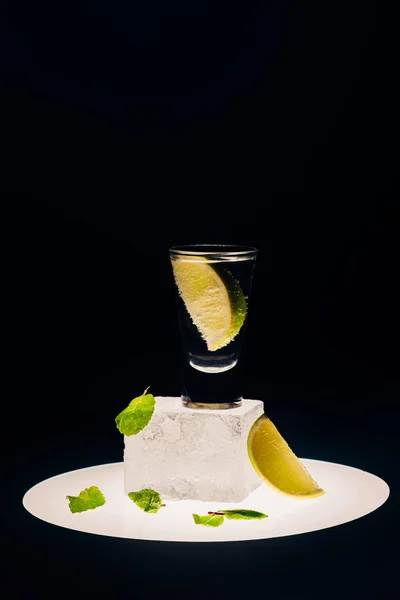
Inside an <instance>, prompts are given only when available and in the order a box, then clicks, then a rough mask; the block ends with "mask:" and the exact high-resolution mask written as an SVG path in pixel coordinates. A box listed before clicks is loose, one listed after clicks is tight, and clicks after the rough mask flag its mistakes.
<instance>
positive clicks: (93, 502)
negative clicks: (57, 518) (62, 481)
mask: <svg viewBox="0 0 400 600" xmlns="http://www.w3.org/2000/svg"><path fill="white" fill-rule="evenodd" d="M66 498H67V499H68V500H69V509H70V511H71V512H72V513H78V512H84V511H85V510H93V509H94V508H97V507H98V506H103V504H105V503H106V499H105V497H104V495H103V493H102V492H101V491H100V490H99V488H98V487H97V486H96V485H92V486H91V487H88V488H85V489H84V490H82V491H81V492H80V493H79V496H66Z"/></svg>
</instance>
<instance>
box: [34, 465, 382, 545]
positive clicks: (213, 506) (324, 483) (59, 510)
mask: <svg viewBox="0 0 400 600" xmlns="http://www.w3.org/2000/svg"><path fill="white" fill-rule="evenodd" d="M301 460H302V462H303V463H304V465H305V466H306V468H307V469H308V471H309V472H310V473H311V475H312V476H313V477H314V479H315V480H316V481H318V483H319V484H320V486H321V487H322V488H323V489H324V490H325V491H326V493H325V495H323V496H320V497H319V498H314V499H308V500H304V499H303V500H296V499H293V498H290V497H286V496H283V495H281V494H279V493H277V492H276V491H274V490H273V489H271V488H269V487H268V486H266V485H264V484H263V485H261V486H260V487H259V488H258V489H257V490H255V491H254V492H253V493H252V494H250V495H249V496H248V498H247V499H246V500H244V501H243V502H241V503H235V504H234V505H233V504H228V503H221V502H220V503H215V502H202V501H195V500H172V499H168V498H163V499H162V500H163V502H164V503H165V504H166V506H165V507H162V508H160V510H159V511H158V512H157V513H146V512H144V511H143V510H141V509H140V508H139V507H138V506H136V504H134V503H133V502H132V501H131V500H130V499H129V498H128V497H127V496H126V495H125V494H124V485H123V477H124V467H123V463H122V462H121V463H110V464H104V465H98V466H93V467H88V468H85V469H79V470H76V471H71V472H68V473H64V474H61V475H56V476H55V477H51V478H50V479H46V480H44V481H42V482H41V483H38V484H36V485H35V486H33V487H32V488H31V489H30V490H28V491H27V492H26V494H25V495H24V497H23V505H24V507H25V508H26V510H27V511H28V512H30V513H31V514H32V515H33V516H35V517H37V518H38V519H41V520H42V521H46V522H47V523H51V524H53V525H57V526H59V527H64V528H67V529H73V530H76V531H81V532H85V533H91V534H97V535H103V536H111V537H118V538H129V539H137V540H157V541H168V542H233V541H245V540H260V539H267V538H275V537H283V536H287V535H296V534H301V533H308V532H311V531H317V530H320V529H326V528H329V527H335V526H337V525H341V524H343V523H348V522H349V521H353V520H355V519H358V518H360V517H363V516H365V515H367V514H368V513H371V512H372V511H374V510H376V509H377V508H379V507H380V506H381V505H382V504H384V502H385V501H386V500H387V498H388V497H389V493H390V490H389V486H388V485H387V483H386V482H385V481H384V480H383V479H381V478H379V477H377V476H376V475H373V474H372V473H368V472H366V471H362V470H360V469H357V468H354V467H350V466H347V465H340V464H336V463H331V462H323V461H318V460H314V459H301ZM92 485H96V486H98V487H99V488H100V489H101V491H102V492H103V494H104V495H105V497H106V504H104V505H103V506H101V507H98V508H96V509H94V510H88V511H86V512H82V513H75V514H72V513H71V512H70V510H69V506H68V500H67V498H66V496H67V495H70V496H76V495H78V494H79V492H80V491H81V490H83V489H85V488H87V487H89V486H92ZM133 491H134V490H133ZM224 508H225V509H228V508H229V509H233V508H245V509H251V510H257V511H260V512H263V513H265V514H267V515H268V517H267V518H266V519H262V520H254V521H233V520H227V519H225V520H224V522H223V523H222V525H220V526H219V527H215V528H214V527H206V526H204V525H197V524H195V522H194V519H193V514H194V513H195V514H199V515H205V514H207V513H208V511H216V510H222V509H224Z"/></svg>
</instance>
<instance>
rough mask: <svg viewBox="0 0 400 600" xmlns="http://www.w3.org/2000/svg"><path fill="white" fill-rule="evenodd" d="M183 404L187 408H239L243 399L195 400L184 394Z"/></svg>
mask: <svg viewBox="0 0 400 600" xmlns="http://www.w3.org/2000/svg"><path fill="white" fill-rule="evenodd" d="M182 404H183V405H184V406H186V407H187V408H195V409H204V408H206V409H208V410H226V409H228V408H238V407H240V406H242V399H238V400H235V401H234V402H193V401H192V400H191V399H190V398H188V397H187V396H182Z"/></svg>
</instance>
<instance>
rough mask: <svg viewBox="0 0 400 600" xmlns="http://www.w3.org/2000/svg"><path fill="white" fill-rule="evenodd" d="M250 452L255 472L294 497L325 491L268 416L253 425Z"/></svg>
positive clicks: (276, 488) (308, 495) (271, 485)
mask: <svg viewBox="0 0 400 600" xmlns="http://www.w3.org/2000/svg"><path fill="white" fill-rule="evenodd" d="M247 451H248V455H249V458H250V462H251V464H252V465H253V468H254V470H255V472H256V473H257V474H258V476H259V477H260V478H261V479H262V481H263V482H264V483H266V484H267V485H269V486H270V487H271V488H273V489H274V490H275V491H277V492H279V493H281V494H285V495H288V496H291V497H292V498H317V497H318V496H322V495H323V494H325V491H324V490H323V489H322V488H321V487H320V486H319V485H318V483H317V482H316V481H314V479H313V478H312V477H311V475H310V473H309V472H308V471H307V469H306V468H305V466H304V465H303V463H302V462H301V461H300V459H299V458H297V456H296V455H295V454H294V452H293V451H292V449H291V448H290V447H289V445H288V444H287V442H286V440H285V439H284V438H283V437H282V435H281V434H280V433H279V431H278V429H277V428H276V427H275V425H274V424H273V422H272V421H271V420H270V419H269V418H268V417H267V416H266V415H261V417H259V418H258V419H256V421H255V422H254V423H253V425H252V426H251V428H250V432H249V435H248V438H247Z"/></svg>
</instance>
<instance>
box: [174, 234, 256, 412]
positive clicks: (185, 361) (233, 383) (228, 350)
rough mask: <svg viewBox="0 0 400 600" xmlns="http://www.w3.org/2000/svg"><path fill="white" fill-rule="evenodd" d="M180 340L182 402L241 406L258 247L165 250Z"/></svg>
mask: <svg viewBox="0 0 400 600" xmlns="http://www.w3.org/2000/svg"><path fill="white" fill-rule="evenodd" d="M169 256H170V260H171V266H172V272H173V277H174V281H175V288H176V302H177V315H178V323H179V330H180V340H181V344H180V346H181V365H182V401H183V403H184V404H185V405H187V406H189V407H193V408H201V407H208V408H211V407H212V408H230V407H233V406H240V404H241V401H242V397H243V395H242V389H241V385H242V382H241V377H240V369H241V359H242V357H243V350H244V342H245V336H246V324H247V319H248V314H249V302H250V293H251V287H252V280H253V274H254V268H255V262H256V258H257V249H256V248H253V247H248V246H234V245H217V244H212V245H205V244H204V245H203V244H197V245H186V246H173V247H172V248H170V249H169Z"/></svg>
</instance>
